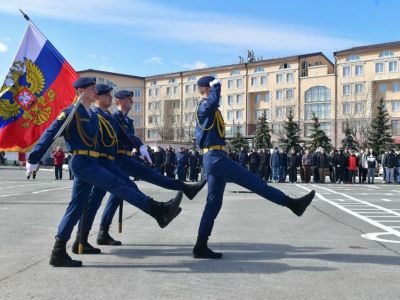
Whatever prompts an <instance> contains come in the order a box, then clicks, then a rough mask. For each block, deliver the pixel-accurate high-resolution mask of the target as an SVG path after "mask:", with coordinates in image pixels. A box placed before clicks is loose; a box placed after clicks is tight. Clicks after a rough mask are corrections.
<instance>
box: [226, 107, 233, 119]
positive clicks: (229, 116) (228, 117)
mask: <svg viewBox="0 0 400 300" xmlns="http://www.w3.org/2000/svg"><path fill="white" fill-rule="evenodd" d="M226 118H227V119H228V121H232V120H233V110H228V111H227V115H226Z"/></svg>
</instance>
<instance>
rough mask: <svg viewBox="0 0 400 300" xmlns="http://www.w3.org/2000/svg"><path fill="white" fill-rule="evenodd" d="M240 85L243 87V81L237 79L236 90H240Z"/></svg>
mask: <svg viewBox="0 0 400 300" xmlns="http://www.w3.org/2000/svg"><path fill="white" fill-rule="evenodd" d="M242 85H243V79H237V80H236V87H237V88H238V89H240V88H241V87H242Z"/></svg>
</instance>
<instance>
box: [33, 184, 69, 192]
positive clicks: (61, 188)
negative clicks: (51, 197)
mask: <svg viewBox="0 0 400 300" xmlns="http://www.w3.org/2000/svg"><path fill="white" fill-rule="evenodd" d="M69 188H71V187H70V186H64V187H60V188H56V189H47V190H40V191H36V192H32V194H40V193H45V192H50V191H58V190H63V189H69Z"/></svg>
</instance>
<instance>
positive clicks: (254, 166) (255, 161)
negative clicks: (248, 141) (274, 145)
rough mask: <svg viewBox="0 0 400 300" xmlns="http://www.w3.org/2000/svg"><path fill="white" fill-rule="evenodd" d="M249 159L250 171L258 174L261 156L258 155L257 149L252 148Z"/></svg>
mask: <svg viewBox="0 0 400 300" xmlns="http://www.w3.org/2000/svg"><path fill="white" fill-rule="evenodd" d="M248 161H249V169H250V171H251V172H253V173H255V174H258V168H259V167H260V156H259V155H258V153H257V150H256V149H254V148H253V149H252V151H251V153H250V154H249V157H248Z"/></svg>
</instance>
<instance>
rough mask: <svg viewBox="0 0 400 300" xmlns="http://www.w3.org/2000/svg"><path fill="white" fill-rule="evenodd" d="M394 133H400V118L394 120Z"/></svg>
mask: <svg viewBox="0 0 400 300" xmlns="http://www.w3.org/2000/svg"><path fill="white" fill-rule="evenodd" d="M392 134H393V135H400V120H392Z"/></svg>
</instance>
